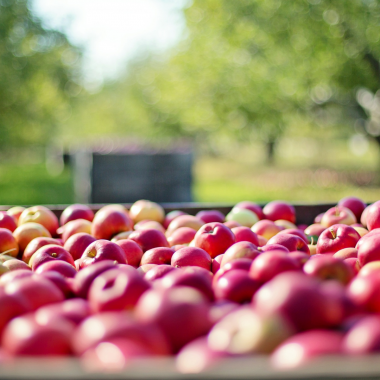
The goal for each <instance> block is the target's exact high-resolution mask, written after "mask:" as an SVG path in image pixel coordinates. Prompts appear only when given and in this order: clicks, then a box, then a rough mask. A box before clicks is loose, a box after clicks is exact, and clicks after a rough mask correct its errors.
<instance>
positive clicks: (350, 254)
mask: <svg viewBox="0 0 380 380" xmlns="http://www.w3.org/2000/svg"><path fill="white" fill-rule="evenodd" d="M333 257H335V258H337V259H341V260H346V259H350V258H355V259H356V258H357V257H358V250H357V249H356V248H343V249H341V250H339V251H337V252H335V253H334V256H333Z"/></svg>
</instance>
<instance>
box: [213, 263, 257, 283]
mask: <svg viewBox="0 0 380 380" xmlns="http://www.w3.org/2000/svg"><path fill="white" fill-rule="evenodd" d="M252 262H253V260H252V259H247V258H243V259H236V260H233V261H230V262H229V263H227V264H226V265H224V266H223V268H221V269H220V270H219V271H218V272H217V273H216V274H215V275H214V278H213V280H212V281H213V282H214V283H216V282H217V281H218V280H219V278H220V277H223V276H224V274H225V273H227V272H229V271H231V270H235V269H241V270H245V271H247V272H249V269H250V268H251V264H252Z"/></svg>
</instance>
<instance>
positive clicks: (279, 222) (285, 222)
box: [274, 219, 297, 230]
mask: <svg viewBox="0 0 380 380" xmlns="http://www.w3.org/2000/svg"><path fill="white" fill-rule="evenodd" d="M274 224H275V225H276V226H280V227H282V228H283V229H285V230H289V229H292V230H295V229H297V226H296V225H295V224H294V223H292V222H289V220H285V219H278V220H275V221H274Z"/></svg>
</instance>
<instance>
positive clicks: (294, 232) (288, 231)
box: [278, 228, 309, 244]
mask: <svg viewBox="0 0 380 380" xmlns="http://www.w3.org/2000/svg"><path fill="white" fill-rule="evenodd" d="M278 234H279V235H281V234H290V235H296V236H299V237H300V238H301V239H302V240H303V241H304V242H305V243H306V244H309V240H308V238H307V236H306V235H305V232H303V231H301V230H299V229H298V228H289V229H286V230H282V231H280V232H279V233H278Z"/></svg>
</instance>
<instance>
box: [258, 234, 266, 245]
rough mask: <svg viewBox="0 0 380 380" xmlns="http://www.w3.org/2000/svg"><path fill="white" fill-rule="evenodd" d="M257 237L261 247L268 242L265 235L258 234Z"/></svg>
mask: <svg viewBox="0 0 380 380" xmlns="http://www.w3.org/2000/svg"><path fill="white" fill-rule="evenodd" d="M257 238H258V239H259V247H264V245H266V244H267V243H268V240H267V239H265V237H264V236H260V235H257Z"/></svg>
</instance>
